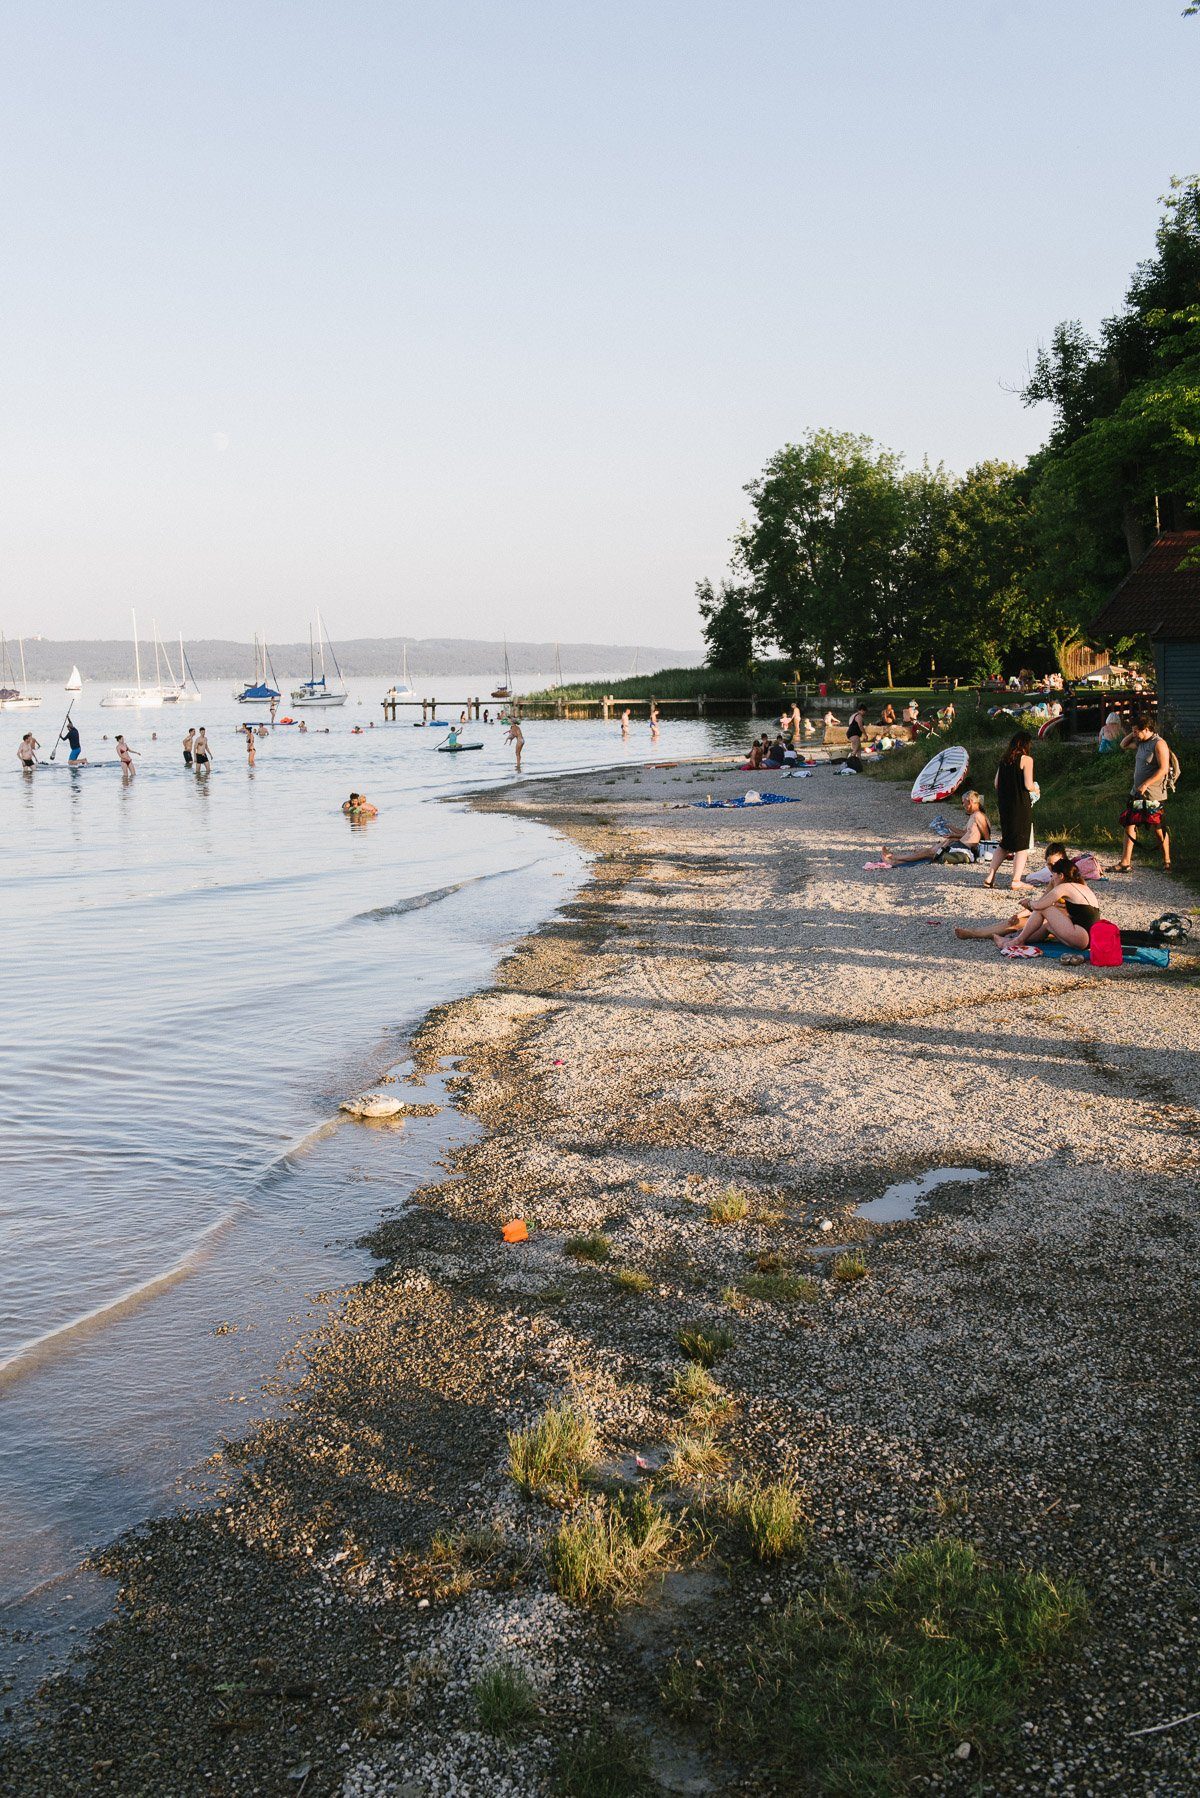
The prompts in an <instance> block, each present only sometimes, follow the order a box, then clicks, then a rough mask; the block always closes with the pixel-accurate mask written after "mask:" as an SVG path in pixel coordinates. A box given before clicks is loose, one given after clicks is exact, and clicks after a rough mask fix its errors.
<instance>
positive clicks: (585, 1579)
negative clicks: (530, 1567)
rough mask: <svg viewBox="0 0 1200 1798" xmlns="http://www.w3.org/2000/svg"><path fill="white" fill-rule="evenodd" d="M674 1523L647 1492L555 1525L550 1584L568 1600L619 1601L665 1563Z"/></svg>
mask: <svg viewBox="0 0 1200 1798" xmlns="http://www.w3.org/2000/svg"><path fill="white" fill-rule="evenodd" d="M674 1543H675V1525H674V1524H673V1523H672V1521H671V1519H670V1517H669V1516H668V1515H667V1513H666V1512H665V1511H664V1510H663V1508H662V1506H661V1505H659V1504H656V1503H655V1501H654V1500H653V1499H652V1498H651V1497H650V1496H649V1494H648V1493H646V1492H633V1493H631V1494H629V1495H628V1496H624V1495H621V1496H618V1497H616V1498H614V1499H611V1500H609V1501H605V1502H602V1503H600V1504H598V1505H596V1506H595V1507H593V1508H592V1509H591V1510H589V1511H585V1512H584V1513H583V1514H582V1515H580V1516H577V1517H572V1518H570V1519H568V1521H567V1522H565V1523H563V1524H561V1525H560V1527H559V1528H558V1530H557V1531H556V1532H555V1534H554V1535H553V1536H552V1537H551V1539H550V1543H549V1545H548V1547H547V1551H546V1559H547V1564H548V1567H549V1572H550V1583H551V1585H552V1586H553V1587H554V1590H555V1591H556V1592H558V1593H559V1594H560V1595H561V1596H562V1597H563V1598H566V1599H569V1600H570V1601H571V1603H573V1604H597V1603H610V1604H619V1603H621V1602H622V1600H625V1599H628V1598H631V1597H632V1596H633V1595H634V1593H635V1592H636V1591H637V1590H638V1588H639V1587H640V1586H641V1585H642V1583H643V1581H644V1580H646V1579H648V1578H649V1576H650V1575H651V1574H652V1573H654V1572H656V1571H657V1569H658V1568H660V1567H663V1566H665V1565H666V1564H667V1561H668V1560H669V1558H670V1554H671V1550H672V1548H673V1546H674Z"/></svg>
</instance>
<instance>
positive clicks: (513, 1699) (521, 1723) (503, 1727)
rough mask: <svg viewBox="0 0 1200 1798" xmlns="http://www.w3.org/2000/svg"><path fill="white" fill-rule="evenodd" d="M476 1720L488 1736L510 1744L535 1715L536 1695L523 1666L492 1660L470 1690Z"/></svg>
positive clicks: (536, 1710) (536, 1706)
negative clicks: (477, 1719) (476, 1714)
mask: <svg viewBox="0 0 1200 1798" xmlns="http://www.w3.org/2000/svg"><path fill="white" fill-rule="evenodd" d="M471 1696H472V1697H473V1698H474V1700H475V1709H476V1710H477V1711H478V1713H479V1721H480V1723H481V1724H482V1725H483V1727H484V1729H486V1730H487V1732H488V1734H489V1735H493V1736H499V1737H500V1739H501V1740H502V1741H505V1742H511V1741H512V1739H513V1737H514V1736H516V1735H519V1734H520V1732H521V1730H523V1729H525V1728H526V1727H527V1726H528V1725H529V1724H530V1723H532V1722H533V1720H534V1718H535V1717H536V1716H537V1714H538V1703H537V1693H536V1692H535V1691H534V1689H533V1686H532V1684H531V1682H530V1679H529V1675H528V1674H527V1673H526V1672H525V1670H524V1668H523V1667H518V1666H516V1665H515V1664H514V1663H513V1662H512V1661H495V1662H493V1664H492V1665H491V1666H490V1667H486V1668H485V1669H484V1671H483V1672H482V1673H481V1674H480V1675H479V1678H478V1679H477V1680H476V1681H475V1684H474V1686H473V1687H472V1688H471Z"/></svg>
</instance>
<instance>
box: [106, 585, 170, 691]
mask: <svg viewBox="0 0 1200 1798" xmlns="http://www.w3.org/2000/svg"><path fill="white" fill-rule="evenodd" d="M129 616H130V617H131V618H132V620H133V671H134V678H135V684H134V685H133V686H132V687H110V688H109V690H108V692H107V693H106V694H105V695H104V698H103V699H102V700H101V701H100V704H101V705H103V706H111V707H113V708H115V709H116V710H118V711H123V710H126V709H129V708H132V707H135V706H136V707H137V708H138V709H139V710H140V709H142V708H144V707H147V706H154V705H165V704H166V703H167V701H168V700H172V699H175V698H176V697H177V696H178V689H177V687H176V686H175V685H174V683H172V685H171V686H169V687H165V686H164V685H163V679H162V654H163V651H162V644H161V643H160V642H159V638H158V625H157V624H154V625H153V626H152V627H151V628H152V630H153V632H154V685H153V686H152V687H143V685H142V652H141V646H140V645H139V643H138V634H137V613H136V612H134V611H132V610H131V611H130V614H129Z"/></svg>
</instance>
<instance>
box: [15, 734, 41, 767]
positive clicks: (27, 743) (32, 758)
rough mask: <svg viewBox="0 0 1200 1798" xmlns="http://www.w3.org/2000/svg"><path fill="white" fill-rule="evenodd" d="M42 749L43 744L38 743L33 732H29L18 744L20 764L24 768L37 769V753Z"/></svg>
mask: <svg viewBox="0 0 1200 1798" xmlns="http://www.w3.org/2000/svg"><path fill="white" fill-rule="evenodd" d="M40 748H41V744H40V743H39V742H38V740H37V738H36V737H35V736H34V734H33V732H32V731H31V730H27V731H26V732H25V735H24V736H23V737H22V738H21V741H20V742H19V743H18V744H17V760H18V761H19V762H20V764H21V766H22V768H36V767H37V752H38V750H39V749H40Z"/></svg>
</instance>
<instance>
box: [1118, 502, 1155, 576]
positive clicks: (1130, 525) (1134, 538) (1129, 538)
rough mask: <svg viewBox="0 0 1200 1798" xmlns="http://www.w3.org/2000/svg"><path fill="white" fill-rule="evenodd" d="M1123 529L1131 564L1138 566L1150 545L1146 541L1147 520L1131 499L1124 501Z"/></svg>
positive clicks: (1122, 507) (1122, 511)
mask: <svg viewBox="0 0 1200 1798" xmlns="http://www.w3.org/2000/svg"><path fill="white" fill-rule="evenodd" d="M1121 529H1122V530H1123V531H1124V533H1125V548H1126V550H1127V552H1128V554H1129V566H1130V567H1131V568H1136V567H1137V565H1138V563H1139V562H1140V561H1141V559H1142V557H1143V556H1144V555H1145V553H1146V551H1147V549H1148V548H1149V547H1150V546H1149V544H1148V543H1147V542H1146V521H1145V519H1144V518H1143V517H1142V516H1141V514H1140V512H1138V510H1137V508H1136V507H1135V506H1134V504H1133V502H1132V501H1131V500H1124V501H1123V502H1122V505H1121Z"/></svg>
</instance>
